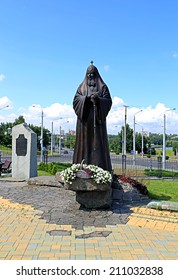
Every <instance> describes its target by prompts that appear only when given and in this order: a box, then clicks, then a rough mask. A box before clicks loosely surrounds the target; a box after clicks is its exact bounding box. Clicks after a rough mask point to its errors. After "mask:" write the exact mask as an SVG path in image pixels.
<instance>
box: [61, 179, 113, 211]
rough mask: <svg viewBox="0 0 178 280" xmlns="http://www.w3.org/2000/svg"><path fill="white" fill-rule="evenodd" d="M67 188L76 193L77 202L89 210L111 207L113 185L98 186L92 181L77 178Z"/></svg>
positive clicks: (66, 185)
mask: <svg viewBox="0 0 178 280" xmlns="http://www.w3.org/2000/svg"><path fill="white" fill-rule="evenodd" d="M65 188H66V189H68V190H72V191H75V192H76V201H77V202H78V203H79V204H81V205H82V206H84V207H85V208H88V209H98V208H104V209H105V208H109V207H110V206H111V184H110V183H108V184H97V183H95V182H94V181H93V180H92V179H83V178H76V179H75V180H74V181H73V182H72V184H71V185H70V184H65Z"/></svg>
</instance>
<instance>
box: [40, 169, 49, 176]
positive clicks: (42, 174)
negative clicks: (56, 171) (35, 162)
mask: <svg viewBox="0 0 178 280" xmlns="http://www.w3.org/2000/svg"><path fill="white" fill-rule="evenodd" d="M38 176H52V175H51V174H50V173H49V172H47V171H43V170H38Z"/></svg>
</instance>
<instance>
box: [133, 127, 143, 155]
mask: <svg viewBox="0 0 178 280" xmlns="http://www.w3.org/2000/svg"><path fill="white" fill-rule="evenodd" d="M135 124H137V125H139V126H141V128H142V149H141V154H142V158H143V131H144V130H143V126H142V125H141V124H139V123H135Z"/></svg>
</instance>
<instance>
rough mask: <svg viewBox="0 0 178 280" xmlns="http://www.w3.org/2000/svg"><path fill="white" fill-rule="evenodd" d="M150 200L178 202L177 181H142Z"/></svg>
mask: <svg viewBox="0 0 178 280" xmlns="http://www.w3.org/2000/svg"><path fill="white" fill-rule="evenodd" d="M142 183H144V184H145V185H146V187H147V189H148V196H149V197H150V198H151V199H156V200H167V201H175V202H178V185H177V180H142Z"/></svg>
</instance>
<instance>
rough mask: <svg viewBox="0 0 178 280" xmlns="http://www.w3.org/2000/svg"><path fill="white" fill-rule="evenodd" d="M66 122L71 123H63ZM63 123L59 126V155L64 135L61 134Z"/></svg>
mask: <svg viewBox="0 0 178 280" xmlns="http://www.w3.org/2000/svg"><path fill="white" fill-rule="evenodd" d="M65 123H69V121H66V122H64V123H62V124H65ZM62 124H61V125H62ZM61 125H60V128H59V155H61V137H62V135H61Z"/></svg>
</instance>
